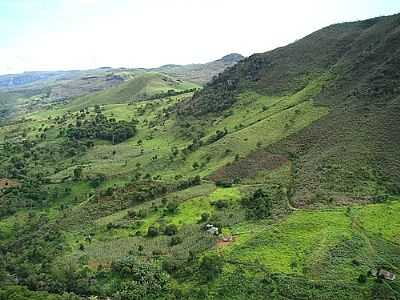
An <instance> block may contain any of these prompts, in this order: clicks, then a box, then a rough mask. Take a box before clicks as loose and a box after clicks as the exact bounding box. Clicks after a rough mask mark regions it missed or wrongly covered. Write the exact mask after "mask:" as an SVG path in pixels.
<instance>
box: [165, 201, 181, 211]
mask: <svg viewBox="0 0 400 300" xmlns="http://www.w3.org/2000/svg"><path fill="white" fill-rule="evenodd" d="M177 210H178V202H176V201H169V202H168V204H167V211H168V213H170V214H174V213H176V212H177Z"/></svg>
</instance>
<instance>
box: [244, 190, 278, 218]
mask: <svg viewBox="0 0 400 300" xmlns="http://www.w3.org/2000/svg"><path fill="white" fill-rule="evenodd" d="M242 206H243V207H245V208H246V209H247V216H248V217H249V218H252V219H263V218H267V217H269V216H270V215H271V209H272V201H271V198H270V197H269V195H268V194H267V193H266V192H265V191H263V190H262V189H258V190H256V191H255V192H254V193H253V195H251V196H250V197H247V198H244V199H242Z"/></svg>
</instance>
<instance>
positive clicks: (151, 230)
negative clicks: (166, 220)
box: [147, 226, 159, 237]
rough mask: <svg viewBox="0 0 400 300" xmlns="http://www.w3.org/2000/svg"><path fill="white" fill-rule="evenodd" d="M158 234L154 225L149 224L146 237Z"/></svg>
mask: <svg viewBox="0 0 400 300" xmlns="http://www.w3.org/2000/svg"><path fill="white" fill-rule="evenodd" d="M158 234H159V231H158V228H157V227H155V226H149V228H148V229H147V236H148V237H156V236H157V235H158Z"/></svg>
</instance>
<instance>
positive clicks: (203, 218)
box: [200, 212, 210, 223]
mask: <svg viewBox="0 0 400 300" xmlns="http://www.w3.org/2000/svg"><path fill="white" fill-rule="evenodd" d="M209 217H210V214H209V213H207V212H204V213H202V214H201V219H200V222H201V223H204V222H207V220H208V218H209Z"/></svg>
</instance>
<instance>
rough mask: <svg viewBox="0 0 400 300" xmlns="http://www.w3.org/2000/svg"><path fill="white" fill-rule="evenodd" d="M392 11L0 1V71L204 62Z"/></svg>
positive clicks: (301, 3)
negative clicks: (335, 24)
mask: <svg viewBox="0 0 400 300" xmlns="http://www.w3.org/2000/svg"><path fill="white" fill-rule="evenodd" d="M398 12H400V1H399V0H278V1H277V0H0V28H1V29H0V74H10V73H19V72H23V71H32V70H70V69H90V68H97V67H104V66H109V67H156V66H160V65H164V64H189V63H204V62H208V61H212V60H215V59H218V58H220V57H222V56H224V55H226V54H229V53H232V52H235V53H240V54H242V55H245V56H248V55H251V54H253V53H257V52H265V51H268V50H272V49H274V48H276V47H280V46H284V45H286V44H288V43H291V42H294V41H295V40H297V39H300V38H302V37H304V36H306V35H307V34H310V33H312V32H313V31H315V30H318V29H320V28H322V27H324V26H327V25H330V24H333V23H339V22H345V21H355V20H362V19H367V18H371V17H376V16H382V15H390V14H394V13H398Z"/></svg>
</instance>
